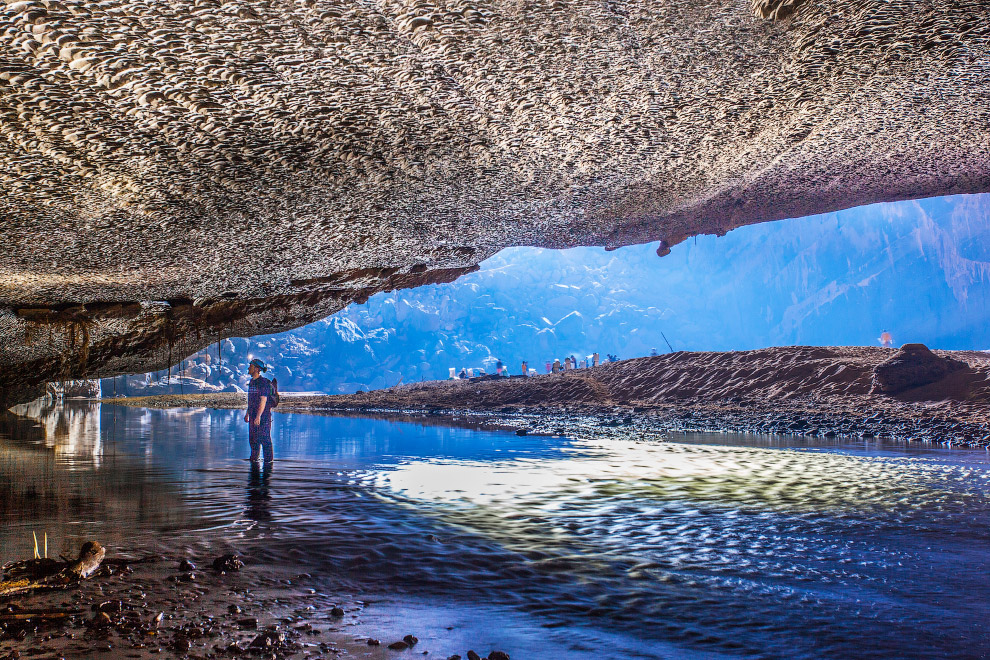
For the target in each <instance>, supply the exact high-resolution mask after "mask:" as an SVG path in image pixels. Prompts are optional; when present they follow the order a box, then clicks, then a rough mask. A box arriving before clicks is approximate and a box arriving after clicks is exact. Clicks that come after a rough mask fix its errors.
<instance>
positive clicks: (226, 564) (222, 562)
mask: <svg viewBox="0 0 990 660" xmlns="http://www.w3.org/2000/svg"><path fill="white" fill-rule="evenodd" d="M242 568H244V562H242V561H241V558H240V557H238V556H237V555H223V556H222V557H217V558H216V559H214V560H213V570H215V571H219V572H221V573H233V572H234V571H239V570H241V569H242Z"/></svg>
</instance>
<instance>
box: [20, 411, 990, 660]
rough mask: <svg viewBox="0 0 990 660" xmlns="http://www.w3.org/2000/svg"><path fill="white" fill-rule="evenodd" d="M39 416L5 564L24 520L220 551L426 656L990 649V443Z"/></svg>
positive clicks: (65, 536)
mask: <svg viewBox="0 0 990 660" xmlns="http://www.w3.org/2000/svg"><path fill="white" fill-rule="evenodd" d="M30 413H31V414H32V415H34V416H35V421H29V420H24V419H23V418H20V419H16V420H15V419H7V420H5V422H4V423H3V425H2V426H0V520H2V521H3V525H2V527H0V562H6V561H10V560H13V559H21V558H24V557H27V556H30V554H31V552H32V548H33V540H32V537H31V532H32V531H36V532H38V533H39V536H40V535H41V533H42V532H47V534H48V537H49V543H50V554H55V553H56V552H63V553H65V554H74V553H75V552H76V550H77V549H78V546H79V544H80V543H81V542H82V541H83V540H86V539H89V538H96V539H99V540H101V541H103V542H105V544H106V545H108V546H109V547H110V549H111V551H112V550H113V549H114V548H120V549H125V550H130V551H138V552H142V551H145V552H146V551H157V552H167V553H168V554H171V555H176V554H191V555H194V556H200V555H202V554H205V553H216V552H218V551H219V549H220V548H230V549H232V550H236V551H237V552H240V553H241V554H243V555H245V556H246V557H248V558H249V560H250V561H253V562H272V563H278V564H285V563H286V562H291V563H293V564H295V565H298V566H300V567H301V570H307V571H309V572H310V573H312V574H313V575H314V576H315V577H316V578H317V579H318V580H320V581H322V582H323V584H324V586H325V587H326V588H327V589H334V590H338V591H348V592H350V593H357V594H359V596H360V597H362V598H364V599H365V600H367V601H369V602H370V605H369V607H368V608H367V609H366V610H365V611H364V613H363V614H362V616H361V623H360V624H359V625H358V626H356V627H355V631H354V632H355V634H359V633H360V632H361V631H362V630H361V629H362V627H363V628H364V629H366V630H364V632H366V633H367V632H370V631H373V630H378V631H381V630H382V629H389V630H391V629H394V630H395V631H397V632H398V631H401V633H403V634H404V633H405V632H409V631H415V632H416V634H417V636H419V637H420V638H421V640H423V641H422V642H421V644H423V646H422V647H417V649H419V648H428V649H430V650H431V656H432V657H436V656H439V657H446V656H447V655H449V654H450V653H454V652H457V653H461V654H462V655H463V654H464V651H465V650H466V649H467V648H476V649H477V650H479V651H482V652H483V653H482V654H484V653H487V651H488V650H491V649H494V648H499V649H502V650H505V651H507V652H509V653H510V655H511V656H512V657H513V658H515V659H518V658H522V659H525V658H536V657H567V658H597V659H601V658H630V657H642V658H668V657H669V658H685V657H686V658H692V657H700V658H711V657H723V656H724V657H738V656H742V657H761V658H763V657H765V658H820V657H828V658H839V657H842V658H853V657H863V658H865V657H870V658H876V657H890V658H907V657H925V658H930V657H946V658H949V657H952V658H958V657H974V658H976V657H986V656H987V655H990V624H988V620H987V619H988V616H987V615H988V611H990V610H988V605H987V604H988V602H990V583H988V580H987V578H986V576H987V569H988V568H990V527H988V523H990V488H988V486H990V455H988V454H987V452H985V451H983V450H958V449H953V450H948V449H941V448H932V447H924V446H919V445H915V446H894V445H887V446H885V445H878V444H876V443H865V442H859V443H855V444H850V443H845V442H836V441H822V440H811V439H802V438H768V437H757V436H745V435H708V436H704V435H675V436H672V438H671V442H666V443H655V442H636V441H633V440H630V441H615V440H609V441H578V440H572V439H566V438H541V437H531V436H526V437H519V436H516V435H514V434H512V433H506V432H492V431H477V430H471V429H467V428H455V427H449V426H425V425H418V424H412V423H399V422H391V421H383V420H375V419H364V418H338V417H316V416H307V415H278V414H276V416H275V427H274V430H273V436H274V438H275V452H276V456H277V457H278V460H277V461H276V463H275V465H274V466H273V467H272V468H271V469H270V470H262V469H257V468H252V467H251V466H250V464H248V463H247V462H245V461H243V460H241V457H244V456H246V455H247V432H246V425H245V424H244V423H243V422H242V421H241V415H242V414H243V413H242V412H238V411H209V410H205V409H197V410H183V411H177V410H144V409H133V408H118V407H113V406H102V407H101V406H100V405H99V404H69V405H67V406H65V407H60V408H54V409H47V410H44V409H40V408H38V409H34V410H32V411H30ZM448 628H451V629H450V630H448ZM399 636H401V634H399Z"/></svg>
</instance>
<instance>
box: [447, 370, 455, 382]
mask: <svg viewBox="0 0 990 660" xmlns="http://www.w3.org/2000/svg"><path fill="white" fill-rule="evenodd" d="M447 380H457V369H456V368H455V367H450V375H449V376H447Z"/></svg>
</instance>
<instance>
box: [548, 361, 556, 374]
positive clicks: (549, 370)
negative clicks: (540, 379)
mask: <svg viewBox="0 0 990 660" xmlns="http://www.w3.org/2000/svg"><path fill="white" fill-rule="evenodd" d="M547 373H548V374H549V373H556V372H552V371H551V364H550V360H547Z"/></svg>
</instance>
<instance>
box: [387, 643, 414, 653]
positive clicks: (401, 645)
mask: <svg viewBox="0 0 990 660" xmlns="http://www.w3.org/2000/svg"><path fill="white" fill-rule="evenodd" d="M388 647H389V648H390V649H392V650H393V651H403V650H405V649H407V648H409V645H408V644H406V643H405V642H392V643H391V644H389V645H388Z"/></svg>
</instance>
